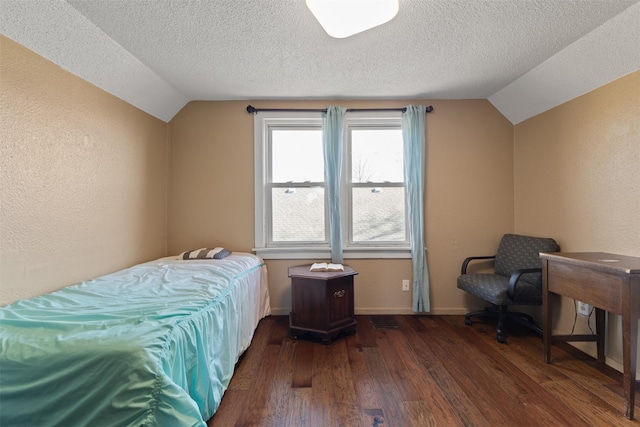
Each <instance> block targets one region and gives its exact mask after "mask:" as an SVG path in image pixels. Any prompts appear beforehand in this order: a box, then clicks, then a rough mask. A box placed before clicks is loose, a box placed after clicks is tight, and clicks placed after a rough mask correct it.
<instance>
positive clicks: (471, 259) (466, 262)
mask: <svg viewBox="0 0 640 427" xmlns="http://www.w3.org/2000/svg"><path fill="white" fill-rule="evenodd" d="M495 257H496V256H495V255H487V256H471V257H469V258H466V259H465V260H464V261H463V263H462V269H461V270H460V274H467V267H468V266H469V263H470V262H471V261H474V260H478V259H494V258H495Z"/></svg>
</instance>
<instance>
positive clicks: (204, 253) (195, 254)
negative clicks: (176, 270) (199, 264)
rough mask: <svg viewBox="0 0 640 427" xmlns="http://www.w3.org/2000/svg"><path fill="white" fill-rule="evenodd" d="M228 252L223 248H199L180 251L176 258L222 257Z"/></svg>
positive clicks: (228, 253)
mask: <svg viewBox="0 0 640 427" xmlns="http://www.w3.org/2000/svg"><path fill="white" fill-rule="evenodd" d="M230 254H231V251H228V250H226V249H225V248H201V249H194V250H192V251H186V252H182V253H181V254H180V255H178V259H222V258H225V257H227V256H229V255H230Z"/></svg>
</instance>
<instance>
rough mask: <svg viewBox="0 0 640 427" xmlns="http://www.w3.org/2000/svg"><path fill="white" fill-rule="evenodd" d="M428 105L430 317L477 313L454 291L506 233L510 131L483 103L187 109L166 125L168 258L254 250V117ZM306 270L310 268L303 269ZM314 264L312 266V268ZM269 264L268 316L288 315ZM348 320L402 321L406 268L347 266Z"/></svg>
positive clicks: (378, 263)
mask: <svg viewBox="0 0 640 427" xmlns="http://www.w3.org/2000/svg"><path fill="white" fill-rule="evenodd" d="M409 103H422V104H425V105H433V106H434V110H435V111H434V112H433V113H431V114H429V115H428V116H427V183H426V215H425V221H426V243H427V247H428V262H429V265H430V279H431V306H432V313H465V312H466V311H468V308H471V307H474V308H475V307H478V306H481V305H482V303H481V302H480V301H478V300H475V299H473V298H471V297H469V296H466V295H465V294H464V293H463V292H462V291H459V290H458V289H457V288H456V283H455V279H456V277H457V276H458V274H459V271H460V264H461V262H462V260H463V259H464V258H465V257H467V256H470V255H484V254H491V253H493V252H494V251H495V248H496V247H497V244H498V241H499V239H500V237H501V235H502V234H503V233H505V232H511V231H513V227H514V225H513V214H514V213H513V126H512V125H511V124H510V123H509V122H508V121H507V120H506V119H505V118H504V117H503V116H502V115H501V114H500V113H499V112H498V111H497V110H496V109H495V108H493V106H491V104H490V103H489V102H488V101H485V100H466V101H428V100H423V101H415V100H414V101H369V102H364V101H359V102H356V101H345V100H340V101H333V102H330V101H318V102H275V101H271V102H267V101H249V102H247V101H242V102H240V101H237V102H236V101H234V102H191V103H189V104H188V105H187V106H186V107H185V108H184V109H183V110H182V111H181V112H180V113H179V114H178V115H176V117H174V119H173V120H172V121H171V122H170V126H169V127H170V139H171V155H170V158H171V184H170V197H169V253H179V252H180V251H183V250H187V249H194V248H196V247H201V246H206V245H216V246H225V247H228V248H230V249H232V250H236V251H250V250H251V249H252V248H253V244H254V211H253V209H254V203H253V199H254V188H253V180H254V175H253V161H254V158H253V116H252V115H250V114H248V113H247V112H246V111H245V108H246V106H247V104H252V105H254V106H255V107H262V108H268V107H271V108H324V107H326V106H327V105H329V104H334V105H342V106H345V107H350V108H364V107H368V108H382V107H401V106H404V105H407V104H409ZM308 261H312V260H308ZM313 261H315V260H313ZM304 262H305V261H304V260H277V261H276V260H270V261H268V262H267V265H268V269H269V281H270V291H271V298H272V300H271V301H272V308H273V311H274V313H281V314H287V313H288V312H289V309H290V306H291V300H290V292H289V286H290V281H289V279H288V277H287V267H289V266H291V265H297V264H303V263H304ZM346 262H347V263H349V264H350V265H352V266H353V267H354V268H355V269H356V270H358V271H359V272H360V274H359V275H358V276H357V277H356V285H355V286H356V296H355V305H356V312H359V313H410V312H411V295H410V293H408V292H402V291H401V282H402V279H410V278H411V262H410V260H406V259H403V260H362V259H360V260H347V261H346Z"/></svg>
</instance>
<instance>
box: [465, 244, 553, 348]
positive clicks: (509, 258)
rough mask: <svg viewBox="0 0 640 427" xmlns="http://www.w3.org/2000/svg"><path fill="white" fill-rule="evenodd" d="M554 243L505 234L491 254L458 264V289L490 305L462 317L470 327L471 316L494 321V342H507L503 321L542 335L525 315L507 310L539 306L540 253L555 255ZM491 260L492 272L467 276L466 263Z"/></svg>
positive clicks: (540, 298) (540, 294)
mask: <svg viewBox="0 0 640 427" xmlns="http://www.w3.org/2000/svg"><path fill="white" fill-rule="evenodd" d="M558 250H559V247H558V244H557V243H556V241H555V240H553V239H551V238H543V237H531V236H521V235H517V234H505V235H504V236H503V237H502V240H501V241H500V245H499V246H498V251H497V252H496V254H495V255H490V256H474V257H469V258H466V259H465V260H464V262H463V263H462V271H461V275H460V276H459V277H458V288H460V289H462V290H463V291H465V292H468V293H470V294H472V295H475V296H476V297H479V298H482V299H483V300H485V301H487V302H489V303H491V306H490V307H487V308H485V309H484V310H482V311H475V312H471V313H467V314H466V315H465V323H466V324H467V325H471V323H472V322H471V318H472V317H475V316H482V317H491V318H496V319H498V326H497V330H496V337H497V340H498V342H501V343H505V342H506V339H507V330H506V326H507V322H510V321H512V322H515V323H518V324H520V325H523V326H525V327H527V328H529V329H531V330H532V331H534V332H536V333H538V334H540V335H541V334H542V329H541V328H540V327H539V326H538V325H537V324H536V323H535V322H534V320H533V318H532V317H531V316H530V315H529V314H526V313H518V312H514V311H510V310H509V307H510V306H514V305H542V268H541V265H542V264H541V262H540V256H539V254H540V252H557V251H558ZM477 260H494V272H493V273H467V269H468V267H469V263H471V262H473V261H477Z"/></svg>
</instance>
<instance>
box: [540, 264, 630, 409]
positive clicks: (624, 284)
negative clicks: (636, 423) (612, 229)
mask: <svg viewBox="0 0 640 427" xmlns="http://www.w3.org/2000/svg"><path fill="white" fill-rule="evenodd" d="M540 259H541V261H542V288H543V293H542V305H543V334H542V338H543V343H544V361H545V362H546V363H550V361H551V344H552V343H553V342H558V341H596V343H597V351H598V362H600V363H604V340H605V314H604V312H605V311H609V312H611V313H615V314H619V315H620V316H622V366H623V371H624V372H623V389H624V399H625V404H624V405H625V406H624V414H625V416H626V417H627V418H629V419H633V409H634V405H635V385H636V361H637V349H638V347H637V343H638V315H639V314H640V258H636V257H629V256H623V255H616V254H608V253H603V252H574V253H569V252H554V253H544V252H543V253H541V254H540ZM551 293H555V294H559V295H564V296H566V297H569V298H573V299H576V300H578V301H582V302H584V303H587V304H590V305H592V306H594V307H595V308H596V335H595V336H594V335H552V334H551V312H552V310H551V304H550V298H549V294H551Z"/></svg>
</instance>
